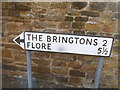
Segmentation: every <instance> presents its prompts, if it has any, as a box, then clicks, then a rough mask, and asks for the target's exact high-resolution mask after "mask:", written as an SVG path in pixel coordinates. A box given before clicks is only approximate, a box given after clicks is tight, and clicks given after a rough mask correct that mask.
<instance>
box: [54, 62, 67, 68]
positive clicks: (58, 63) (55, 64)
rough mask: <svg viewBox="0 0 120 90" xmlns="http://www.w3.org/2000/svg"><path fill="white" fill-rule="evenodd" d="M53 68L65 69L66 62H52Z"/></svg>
mask: <svg viewBox="0 0 120 90" xmlns="http://www.w3.org/2000/svg"><path fill="white" fill-rule="evenodd" d="M52 65H53V66H60V67H65V66H66V61H63V60H53V64H52Z"/></svg>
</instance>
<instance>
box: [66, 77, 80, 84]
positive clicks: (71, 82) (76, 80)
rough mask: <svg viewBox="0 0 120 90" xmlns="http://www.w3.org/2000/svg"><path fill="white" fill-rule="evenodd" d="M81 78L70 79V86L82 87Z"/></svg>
mask: <svg viewBox="0 0 120 90" xmlns="http://www.w3.org/2000/svg"><path fill="white" fill-rule="evenodd" d="M81 81H82V80H81V78H78V77H69V82H68V84H69V85H75V86H80V85H81V84H82V82H81Z"/></svg>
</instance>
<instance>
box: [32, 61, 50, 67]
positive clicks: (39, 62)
mask: <svg viewBox="0 0 120 90" xmlns="http://www.w3.org/2000/svg"><path fill="white" fill-rule="evenodd" d="M33 62H34V63H35V64H38V65H43V66H49V65H50V63H51V60H46V59H33Z"/></svg>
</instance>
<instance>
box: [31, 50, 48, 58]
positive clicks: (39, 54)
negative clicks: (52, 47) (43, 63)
mask: <svg viewBox="0 0 120 90" xmlns="http://www.w3.org/2000/svg"><path fill="white" fill-rule="evenodd" d="M31 54H32V56H33V59H36V58H37V59H38V58H40V59H46V58H47V59H48V58H49V57H50V53H48V52H31Z"/></svg>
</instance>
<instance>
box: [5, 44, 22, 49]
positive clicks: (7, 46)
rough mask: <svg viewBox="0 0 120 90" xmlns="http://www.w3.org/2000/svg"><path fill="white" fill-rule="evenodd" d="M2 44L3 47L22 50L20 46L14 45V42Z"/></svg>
mask: <svg viewBox="0 0 120 90" xmlns="http://www.w3.org/2000/svg"><path fill="white" fill-rule="evenodd" d="M4 46H5V48H10V49H17V50H23V49H22V48H21V47H20V46H18V45H15V44H4Z"/></svg>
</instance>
